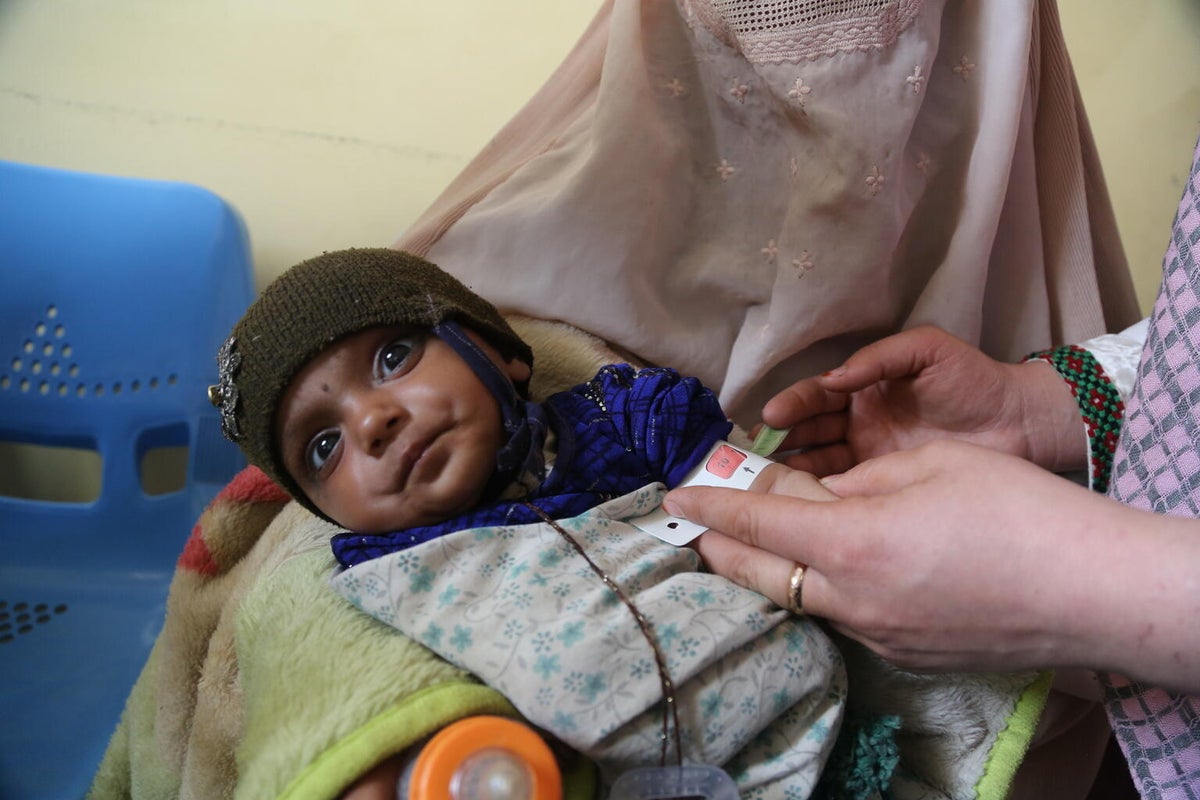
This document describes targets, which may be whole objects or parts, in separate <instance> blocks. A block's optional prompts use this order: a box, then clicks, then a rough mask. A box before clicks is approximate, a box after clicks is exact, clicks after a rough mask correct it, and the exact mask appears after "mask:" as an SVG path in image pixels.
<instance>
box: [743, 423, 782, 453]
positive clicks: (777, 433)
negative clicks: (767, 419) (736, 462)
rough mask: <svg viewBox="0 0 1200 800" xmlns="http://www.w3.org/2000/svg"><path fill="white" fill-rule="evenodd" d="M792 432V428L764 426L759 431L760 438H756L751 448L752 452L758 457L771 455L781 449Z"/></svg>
mask: <svg viewBox="0 0 1200 800" xmlns="http://www.w3.org/2000/svg"><path fill="white" fill-rule="evenodd" d="M790 430H791V428H772V427H771V426H770V425H763V426H762V427H761V428H759V430H758V436H755V437H754V444H752V445H751V446H750V452H751V453H754V454H755V455H758V456H769V455H771V453H774V452H775V451H776V450H778V449H779V445H781V444H783V440H784V439H785V438H786V437H787V435H788V431H790Z"/></svg>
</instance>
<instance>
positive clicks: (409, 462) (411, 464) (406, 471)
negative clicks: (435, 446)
mask: <svg viewBox="0 0 1200 800" xmlns="http://www.w3.org/2000/svg"><path fill="white" fill-rule="evenodd" d="M431 443H432V439H426V438H421V439H415V440H413V441H410V442H408V444H406V445H405V447H404V450H403V452H401V453H400V458H399V461H398V463H397V464H396V491H397V492H402V491H404V490H405V489H407V488H408V484H409V481H410V480H411V479H412V474H413V471H414V470H415V469H416V467H417V465H418V464H419V463H420V461H421V459H422V458H423V457H424V456H425V453H426V452H427V451H428V450H429V445H430V444H431Z"/></svg>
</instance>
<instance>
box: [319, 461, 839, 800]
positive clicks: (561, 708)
mask: <svg viewBox="0 0 1200 800" xmlns="http://www.w3.org/2000/svg"><path fill="white" fill-rule="evenodd" d="M662 493H663V489H662V486H661V484H652V485H650V486H647V487H644V488H643V489H641V490H638V491H636V492H632V493H630V494H628V495H625V496H623V497H620V498H617V499H616V500H613V501H610V502H608V503H605V504H603V505H601V506H598V507H597V508H595V509H593V510H592V511H590V512H588V513H586V514H584V515H581V516H578V517H574V518H571V519H567V520H563V521H561V522H560V525H561V526H562V527H563V528H564V529H565V530H566V531H567V532H568V533H569V534H570V535H571V536H572V537H573V538H574V539H575V540H576V541H577V542H578V543H579V544H580V545H582V546H583V548H584V550H585V551H586V552H587V555H588V557H589V558H590V559H591V560H592V561H594V562H595V563H596V564H597V565H599V566H600V567H601V568H602V569H603V570H604V571H605V572H606V573H607V574H608V575H609V576H610V577H612V578H613V579H614V580H615V581H616V582H617V583H618V585H620V586H621V588H622V590H623V591H624V592H625V593H626V595H627V596H628V597H630V598H631V599H632V601H633V603H634V604H635V605H636V606H637V608H638V610H639V611H640V612H641V613H643V614H644V615H645V616H646V617H647V618H648V619H649V620H650V623H651V626H652V629H653V631H654V635H655V638H656V639H657V641H658V644H659V647H660V648H661V650H662V652H663V654H664V656H665V657H666V660H667V666H668V670H669V672H670V676H671V679H672V680H673V681H674V683H675V686H676V699H677V703H678V711H679V720H680V727H681V735H682V740H683V747H684V752H685V758H686V760H687V761H688V762H691V763H696V762H700V763H710V764H719V765H721V766H723V767H724V768H725V769H726V771H728V772H729V773H730V775H732V776H733V777H734V779H735V781H737V783H738V786H739V789H740V791H741V793H742V797H745V798H788V797H797V798H803V797H807V796H808V795H809V794H810V793H811V791H812V789H813V786H814V785H815V783H816V780H817V776H818V775H819V774H820V771H821V768H822V766H823V764H824V762H825V759H826V758H827V757H828V755H829V751H830V749H831V747H832V745H833V741H834V738H835V737H836V734H837V731H838V729H839V726H840V723H841V717H842V713H843V708H844V703H845V693H846V681H845V671H844V667H843V664H842V661H841V657H840V655H839V653H838V651H837V649H836V648H835V647H834V645H833V644H832V642H831V641H830V640H829V639H828V637H826V636H825V634H824V633H823V632H822V631H821V630H820V628H819V627H818V626H817V625H816V624H815V623H813V622H812V621H811V620H808V619H803V618H796V617H793V616H792V615H790V614H788V613H787V612H786V611H783V610H782V609H780V608H778V607H777V606H775V605H774V604H772V603H771V602H770V601H768V600H767V599H766V598H764V597H762V596H761V595H758V594H756V593H754V592H750V591H748V590H746V589H743V588H742V587H740V586H737V585H735V584H733V583H731V582H729V581H726V580H724V579H723V578H720V577H718V576H715V575H711V574H708V573H704V572H700V571H699V570H700V563H699V558H698V556H697V555H696V553H695V552H694V551H692V550H690V549H688V548H676V547H673V546H671V545H667V544H664V543H662V542H660V541H658V540H657V539H654V538H653V537H651V536H649V535H647V534H645V533H643V532H641V531H640V530H638V529H636V528H634V527H633V526H632V525H630V524H629V523H627V522H625V521H624V520H625V519H628V518H630V517H634V516H639V515H641V514H644V513H646V512H647V511H649V510H650V509H652V508H654V507H656V506H657V504H658V503H659V501H660V500H661V497H662ZM332 583H333V586H334V588H335V589H336V590H337V591H338V592H339V593H341V594H342V595H343V596H345V597H346V598H347V599H349V600H350V601H351V602H352V603H354V604H355V605H357V606H358V607H359V608H361V609H363V610H364V611H366V612H367V613H369V614H371V615H372V616H374V617H376V618H377V619H379V620H381V621H383V622H385V623H387V624H388V625H391V626H392V627H394V628H396V629H398V630H399V631H401V632H402V633H404V634H405V635H407V636H409V637H411V638H413V639H416V640H417V641H419V642H421V643H422V644H424V645H425V646H427V647H429V648H430V649H432V650H433V651H435V652H437V653H438V654H439V655H441V656H442V657H443V658H445V659H447V660H448V661H451V662H453V663H455V664H457V665H459V666H461V667H463V668H464V669H467V670H469V671H471V672H473V673H474V674H476V675H477V676H479V677H480V679H481V680H483V681H485V682H486V683H488V684H489V685H491V686H493V687H495V688H497V689H499V690H500V691H501V692H503V693H504V694H505V695H506V696H507V697H508V698H509V699H510V700H511V701H512V702H513V704H514V705H515V706H516V707H517V708H518V709H519V710H520V711H521V713H522V714H524V715H525V716H526V718H527V719H529V721H530V722H532V723H534V724H535V725H538V726H541V727H543V728H545V729H547V730H549V731H550V732H552V733H554V734H555V735H556V736H558V737H559V738H561V739H562V740H563V741H564V742H566V743H567V744H569V745H570V746H572V747H574V748H575V749H577V750H579V751H580V752H582V753H584V754H586V755H588V756H589V757H590V758H592V759H593V760H594V761H596V763H597V764H598V765H599V766H600V767H601V770H602V773H603V775H604V777H605V779H606V780H608V781H611V780H614V779H615V777H616V776H617V775H619V774H620V773H621V772H623V771H625V770H627V769H630V768H632V767H635V766H644V765H654V764H657V763H658V760H659V754H660V734H661V729H662V721H663V715H662V708H663V707H662V703H661V700H662V690H661V684H660V677H659V673H658V669H657V667H656V665H655V661H654V654H653V651H652V650H651V648H650V646H649V644H648V643H647V642H646V640H645V638H644V637H643V635H642V633H641V632H640V630H639V628H638V626H637V624H636V623H635V621H634V619H633V616H632V614H631V613H630V611H629V609H628V608H627V607H626V606H625V605H624V604H623V603H622V602H621V600H620V599H619V598H618V597H617V596H616V595H615V594H614V593H613V592H612V591H611V590H610V589H609V588H608V587H607V586H605V585H604V583H603V582H602V581H601V580H600V578H599V577H598V576H597V575H596V574H595V573H594V572H593V570H592V568H591V567H590V566H589V565H588V564H587V563H586V561H585V560H584V559H583V558H582V557H580V556H579V554H578V553H577V552H576V551H575V550H574V549H573V548H572V546H571V545H570V544H569V543H568V542H566V541H565V540H564V539H563V538H562V536H561V535H560V534H559V533H558V532H557V531H555V530H554V529H553V528H552V527H551V526H549V525H544V524H534V525H523V526H497V527H489V528H477V529H472V530H465V531H460V532H458V533H454V534H450V535H448V536H445V537H442V538H440V539H437V540H435V541H431V542H428V543H425V544H421V545H418V546H416V547H413V548H411V549H408V550H403V551H400V552H398V553H394V554H391V555H388V556H384V557H382V558H378V559H373V560H371V561H368V562H365V563H363V564H360V565H358V566H356V567H353V568H351V569H348V570H345V571H343V572H341V573H339V574H337V575H335V576H334V578H333V580H332ZM669 759H670V760H671V763H673V759H674V753H673V752H670V753H669Z"/></svg>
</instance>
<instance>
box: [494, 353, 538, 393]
mask: <svg viewBox="0 0 1200 800" xmlns="http://www.w3.org/2000/svg"><path fill="white" fill-rule="evenodd" d="M502 369H503V371H504V374H505V375H507V376H508V379H509V380H510V381H512V382H513V384H514V385H516V386H524V385H527V384H528V383H529V378H530V376H532V375H533V368H532V367H530V366H529V365H528V364H526V363H525V362H524V361H522V360H521V359H520V358H517V357H516V356H513V357H512V358H510V359H508V361H506V362H505V363H504V365H503V366H502Z"/></svg>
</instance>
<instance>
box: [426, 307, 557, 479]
mask: <svg viewBox="0 0 1200 800" xmlns="http://www.w3.org/2000/svg"><path fill="white" fill-rule="evenodd" d="M433 333H434V335H435V336H437V337H438V338H439V339H441V340H442V341H443V342H445V343H446V344H448V345H450V347H451V348H453V349H454V352H456V353H458V355H459V357H460V358H462V360H463V361H465V362H467V366H469V367H470V368H471V371H472V372H474V373H475V375H476V377H478V378H479V380H480V381H481V382H482V383H483V385H484V387H485V388H487V390H488V391H489V392H491V394H492V397H495V398H496V402H497V403H499V405H500V417H501V420H502V421H503V424H504V437H505V441H504V443H503V444H502V445H501V446H500V450H499V451H498V452H497V453H496V471H495V473H493V474H492V477H491V479H490V480H489V481H488V485H487V487H486V489H485V490H484V494H485V497H487V498H492V497H495V496H497V495H498V494H499V493H500V492H501V491H503V490H504V488H505V487H507V486H508V485H509V484H511V483H512V482H513V481H515V480H516V479H517V478H518V477H519V476H520V475H521V474H522V473H523V472H529V473H531V474H533V475H536V476H539V477H540V476H541V474H542V471H543V469H544V468H545V457H544V454H543V453H542V447H543V445H544V444H545V441H546V418H545V415H544V413H543V411H542V407H541V406H539V405H538V404H537V403H530V402H528V401H527V400H524V399H522V398H521V396H520V395H518V394H517V390H516V388H515V387H514V386H513V383H512V381H511V380H509V378H508V376H507V375H505V374H504V373H503V372H501V370H500V367H498V366H497V365H496V363H495V362H494V361H492V359H491V358H489V357H488V354H487V353H485V352H483V350H482V349H481V348H480V347H479V345H477V344H475V342H474V341H473V340H472V339H471V337H469V336H467V334H466V332H465V331H464V330H463V329H462V327H461V326H459V324H458V323H457V322H453V321H450V320H446V321H444V322H439V323H438V324H437V325H434V326H433Z"/></svg>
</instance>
